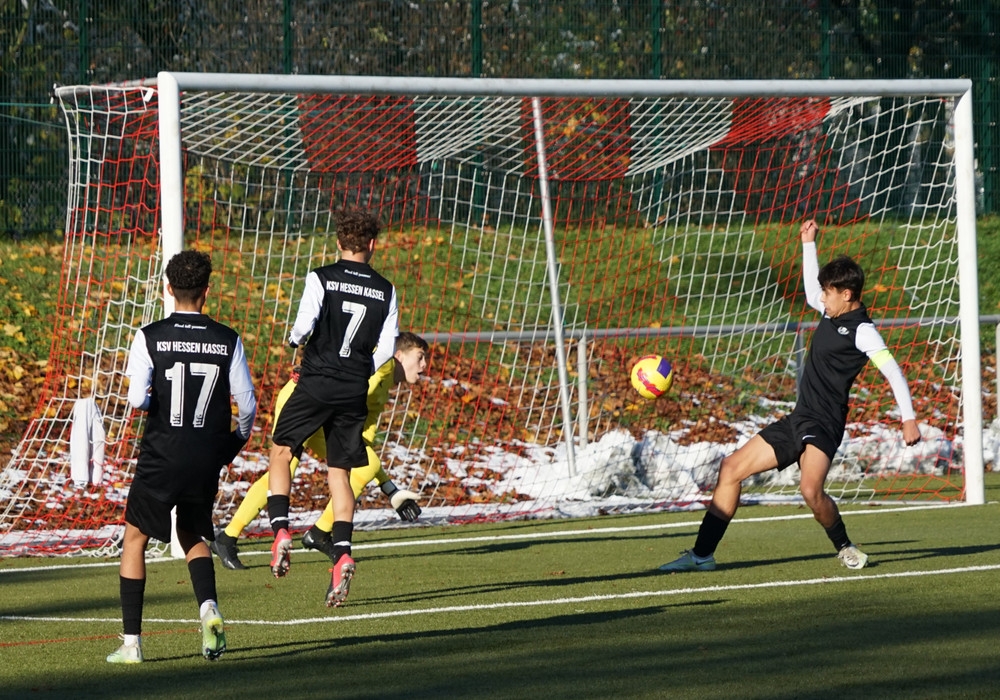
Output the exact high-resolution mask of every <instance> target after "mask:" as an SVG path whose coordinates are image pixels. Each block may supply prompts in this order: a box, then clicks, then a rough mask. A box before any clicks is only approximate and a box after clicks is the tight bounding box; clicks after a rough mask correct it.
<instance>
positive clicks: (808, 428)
mask: <svg viewBox="0 0 1000 700" xmlns="http://www.w3.org/2000/svg"><path fill="white" fill-rule="evenodd" d="M759 434H760V436H761V437H762V438H764V442H766V443H767V444H768V445H770V446H771V447H772V448H774V456H775V457H777V459H778V471H781V470H782V469H784V468H785V467H789V466H791V465H793V464H795V463H797V462H798V461H799V457H801V456H802V453H803V452H804V451H805V449H806V445H815V446H816V447H818V448H819V449H821V450H823V453H824V454H825V455H826V456H827V457H829V458H830V461H831V462H832V461H833V456H834V455H835V454H836V453H837V448H838V447H840V443H841V441H842V440H843V439H844V426H843V425H840V426H839V429H838V427H837V426H833V425H829V424H827V423H823V422H821V421H818V420H815V419H813V418H808V417H806V416H802V415H800V414H797V413H795V412H794V411H793V412H792V413H790V414H789V415H787V416H785V417H784V418H782V419H780V420H778V421H775V422H774V423H771V424H770V425H768V426H766V427H765V428H764V429H763V430H761V431H760V433H759Z"/></svg>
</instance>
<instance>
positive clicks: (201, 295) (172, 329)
mask: <svg viewBox="0 0 1000 700" xmlns="http://www.w3.org/2000/svg"><path fill="white" fill-rule="evenodd" d="M211 273H212V261H211V259H210V258H209V257H208V256H207V255H206V254H205V253H200V252H198V251H195V250H185V251H181V252H180V253H178V254H177V255H175V256H174V257H173V258H171V259H170V262H169V263H168V264H167V269H166V275H167V292H168V293H169V294H170V295H171V296H173V298H174V301H175V302H176V310H175V311H174V313H172V314H170V316H168V317H167V318H165V319H163V320H161V321H156V322H154V323H151V324H149V325H148V326H144V327H143V328H140V329H139V330H138V331H136V334H135V339H134V341H133V343H132V348H131V350H130V351H129V356H128V366H127V368H126V370H125V372H126V374H127V375H128V378H129V388H128V401H129V403H130V404H132V406H134V407H135V408H137V409H139V410H144V411H146V412H147V418H146V428H145V431H144V432H143V435H142V441H141V442H140V443H139V457H138V459H137V460H136V466H135V477H134V478H133V480H132V486H131V488H130V489H129V494H128V500H127V501H126V504H125V539H124V542H123V544H122V555H121V565H120V568H119V594H120V596H121V606H122V623H123V627H124V632H125V633H124V635H123V636H122V639H123V642H124V643H123V644H122V645H121V647H120V648H119V649H117V650H116V651H114V652H112V653H111V654H109V655H108V657H107V660H108V661H109V662H111V663H137V662H140V661H142V646H141V644H140V634H141V632H142V630H141V627H142V606H143V598H144V595H145V588H146V545H147V544H148V543H149V539H150V537H154V538H156V539H158V540H160V541H161V542H169V541H170V534H171V533H170V531H171V514H170V511H171V510H172V509H174V508H176V513H177V541H178V543H179V544H180V546H181V548H182V549H183V550H184V555H185V558H186V560H187V567H188V573H189V575H190V577H191V586H192V587H193V588H194V595H195V599H196V600H197V601H198V605H199V616H200V617H201V632H202V640H201V652H202V654H203V655H204V656H205V658H207V659H209V660H210V661H214V660H215V659H217V658H219V656H220V655H221V654H222V652H224V651H225V650H226V635H225V631H224V629H223V621H222V616H221V615H220V614H219V608H218V604H217V602H216V601H217V600H218V596H217V594H216V588H215V569H214V568H213V565H212V554H211V552H210V551H209V549H208V545H206V544H205V542H204V541H203V539H202V538H205V539H208V540H212V539H213V538H214V534H213V530H212V506H213V505H214V503H215V494H216V492H217V491H218V489H219V472H220V471H221V470H222V467H223V466H225V465H226V464H229V463H230V462H231V461H232V460H233V457H234V456H235V455H236V453H237V452H239V450H240V448H241V447H242V446H243V443H245V442H246V440H247V438H248V437H249V436H250V430H251V428H252V427H253V420H254V415H255V414H256V411H257V401H256V399H255V398H254V389H253V381H252V380H251V378H250V369H249V367H248V366H247V360H246V355H245V353H244V351H243V342H242V341H241V340H240V336H239V334H237V332H236V331H234V330H233V329H232V328H229V327H228V326H224V325H222V324H221V323H218V322H217V321H213V320H212V319H211V318H209V317H208V316H206V315H205V314H203V313H202V309H203V308H204V306H205V300H206V298H207V295H208V280H209V276H210V275H211ZM230 397H232V398H233V399H235V400H236V404H237V406H238V408H239V416H238V419H237V422H238V426H237V429H236V431H235V432H233V431H232V427H231V422H232V410H231V408H230Z"/></svg>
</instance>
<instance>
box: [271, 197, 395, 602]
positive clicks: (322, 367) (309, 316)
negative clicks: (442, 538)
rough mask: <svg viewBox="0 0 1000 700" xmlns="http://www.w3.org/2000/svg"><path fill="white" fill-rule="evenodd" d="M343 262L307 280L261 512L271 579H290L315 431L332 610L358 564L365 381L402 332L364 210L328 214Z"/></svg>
mask: <svg viewBox="0 0 1000 700" xmlns="http://www.w3.org/2000/svg"><path fill="white" fill-rule="evenodd" d="M334 225H335V226H336V228H337V250H338V251H339V252H340V260H338V261H337V262H335V263H333V264H332V265H325V266H323V267H319V268H317V269H315V270H313V271H312V272H310V273H309V274H308V275H307V276H306V283H305V289H304V291H303V293H302V298H301V299H300V301H299V309H298V313H297V315H296V317H295V323H294V324H293V325H292V330H291V332H290V333H289V338H288V342H289V344H290V345H291V346H292V347H293V348H294V347H298V346H299V345H300V344H302V343H303V342H305V347H304V349H303V352H302V361H301V367H300V371H299V382H298V384H296V385H295V389H294V390H293V391H292V393H291V395H290V396H289V397H288V400H287V401H286V402H285V405H284V407H283V408H282V410H281V415H279V416H278V419H277V421H276V422H275V426H274V434H273V436H272V441H273V445H272V447H271V454H270V462H269V464H268V471H267V476H268V481H269V484H270V490H271V493H270V495H269V496H268V498H267V513H268V517H269V518H270V522H271V529H272V530H273V531H274V544H273V546H272V547H271V573H272V574H274V575H275V576H276V577H281V576H284V575H285V574H287V573H288V569H289V565H290V559H289V556H290V553H291V549H292V538H291V536H290V535H289V533H288V510H289V493H290V491H291V485H292V480H291V469H290V466H289V465H290V464H291V461H292V458H293V457H300V456H301V454H302V448H303V446H304V445H305V443H306V441H307V440H309V438H310V437H311V436H312V434H313V433H315V432H316V431H317V430H320V429H322V430H323V434H324V435H325V436H326V463H327V481H328V483H329V485H330V501H331V503H332V505H333V533H332V536H331V555H332V557H333V558H334V559H335V562H334V565H333V569H332V570H331V573H332V574H333V576H332V580H331V581H330V587H329V591H328V593H327V604H328V605H339V604H340V603H341V602H343V600H344V599H345V598H346V597H347V592H348V588H349V586H350V583H351V578H352V577H353V576H354V571H355V564H354V559H353V558H352V557H351V537H352V535H353V531H354V490H353V489H352V488H351V480H350V472H351V469H352V468H354V467H361V466H364V465H366V464H368V454H367V451H366V445H365V441H364V435H363V432H364V428H365V421H366V420H367V418H368V380H369V378H370V377H371V376H372V373H373V372H374V371H375V369H376V368H378V367H381V366H382V365H383V364H385V363H386V362H388V361H389V360H390V359H392V356H393V352H395V343H396V336H397V335H399V308H398V306H397V303H396V289H395V287H393V285H392V283H391V282H389V280H387V279H386V278H385V277H383V276H382V275H380V274H378V273H377V272H376V271H375V270H374V269H372V267H371V265H369V261H370V260H371V258H372V255H374V253H375V239H376V238H377V237H378V234H379V230H380V228H381V224H380V223H379V221H378V219H377V218H376V217H375V215H374V214H372V213H371V212H368V211H366V210H363V209H344V210H340V211H338V212H336V213H335V214H334Z"/></svg>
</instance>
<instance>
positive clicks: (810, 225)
mask: <svg viewBox="0 0 1000 700" xmlns="http://www.w3.org/2000/svg"><path fill="white" fill-rule="evenodd" d="M818 233H819V225H818V224H817V223H816V222H815V221H814V220H812V219H806V220H805V221H803V222H802V225H801V226H800V227H799V235H800V236H802V242H803V243H812V242H813V241H815V240H816V235H817V234H818Z"/></svg>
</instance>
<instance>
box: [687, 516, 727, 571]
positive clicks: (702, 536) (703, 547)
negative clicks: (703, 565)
mask: <svg viewBox="0 0 1000 700" xmlns="http://www.w3.org/2000/svg"><path fill="white" fill-rule="evenodd" d="M727 527H729V521H728V520H723V519H722V518H720V517H719V516H717V515H715V514H714V513H712V512H711V511H709V512H707V513H705V517H704V518H702V520H701V527H699V528H698V538H697V539H696V540H695V541H694V549H692V550H691V553H692V554H694V555H695V556H696V557H701V558H703V559H704V558H705V557H710V556H712V555H713V554H715V548H716V547H718V546H719V542H720V541H721V540H722V536H723V535H725V534H726V528H727Z"/></svg>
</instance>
